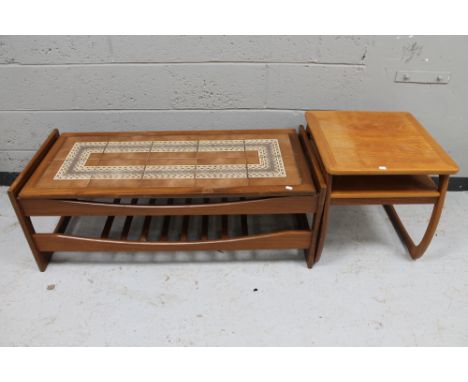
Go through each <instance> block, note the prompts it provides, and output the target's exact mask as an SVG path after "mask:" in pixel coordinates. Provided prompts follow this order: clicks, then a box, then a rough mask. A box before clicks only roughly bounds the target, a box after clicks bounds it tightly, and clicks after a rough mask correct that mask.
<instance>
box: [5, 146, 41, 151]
mask: <svg viewBox="0 0 468 382" xmlns="http://www.w3.org/2000/svg"><path fill="white" fill-rule="evenodd" d="M38 147H39V146H38ZM31 151H33V152H34V151H37V148H35V149H13V148H11V149H2V148H0V153H5V152H10V153H15V152H31Z"/></svg>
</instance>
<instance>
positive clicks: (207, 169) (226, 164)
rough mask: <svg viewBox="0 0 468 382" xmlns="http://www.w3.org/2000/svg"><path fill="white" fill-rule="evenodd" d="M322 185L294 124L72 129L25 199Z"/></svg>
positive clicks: (279, 190)
mask: <svg viewBox="0 0 468 382" xmlns="http://www.w3.org/2000/svg"><path fill="white" fill-rule="evenodd" d="M314 192H315V188H314V186H313V183H312V180H311V177H310V174H309V170H308V167H307V163H306V161H305V158H304V154H303V152H302V149H301V146H300V143H299V140H298V137H297V133H296V131H295V130H294V129H273V130H234V131H212V130H211V131H190V132H189V131H173V132H132V133H130V132H129V133H64V134H62V135H61V136H60V137H59V138H58V140H57V141H56V142H55V143H54V145H53V146H52V148H51V149H50V150H49V152H48V154H47V155H46V157H45V158H44V159H43V160H42V162H41V163H40V164H39V166H38V168H37V169H36V170H35V172H34V173H33V174H32V176H31V177H30V179H29V180H28V182H27V183H26V184H25V186H24V187H23V189H22V190H21V192H20V195H19V197H20V198H76V197H93V198H98V197H99V198H106V197H110V198H117V197H177V196H179V197H184V196H187V197H189V196H190V197H197V196H209V195H215V196H231V195H232V196H263V195H278V196H286V195H297V194H312V193H314Z"/></svg>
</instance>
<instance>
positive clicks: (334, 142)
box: [306, 111, 458, 175]
mask: <svg viewBox="0 0 468 382" xmlns="http://www.w3.org/2000/svg"><path fill="white" fill-rule="evenodd" d="M306 120H307V123H308V125H309V128H310V130H311V132H312V135H313V138H314V141H315V143H316V145H317V148H318V150H319V152H320V156H321V158H322V161H323V164H324V166H325V168H326V170H327V172H328V173H329V174H331V175H358V174H359V175H395V174H398V175H414V174H427V175H430V174H454V173H456V172H458V166H457V164H456V163H455V162H454V161H453V160H452V159H451V158H450V157H449V156H448V154H447V153H446V152H445V151H444V149H443V148H442V147H441V146H440V145H439V144H438V143H437V142H436V141H435V139H434V138H432V136H431V135H430V134H429V133H428V132H427V130H426V129H425V128H424V127H423V126H422V125H421V124H420V123H419V122H418V121H417V120H416V118H414V117H413V116H412V115H411V114H410V113H406V112H367V111H308V112H306Z"/></svg>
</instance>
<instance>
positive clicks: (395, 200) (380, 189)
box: [300, 126, 449, 263]
mask: <svg viewBox="0 0 468 382" xmlns="http://www.w3.org/2000/svg"><path fill="white" fill-rule="evenodd" d="M300 135H301V138H302V140H303V142H305V144H306V145H307V152H308V154H309V156H311V157H313V158H314V160H315V161H316V162H317V163H318V165H317V168H318V171H320V172H321V174H322V178H323V181H322V185H325V187H326V196H325V201H324V207H323V212H322V218H321V219H322V220H321V224H320V228H319V238H318V242H317V246H316V253H315V256H314V263H316V262H317V261H319V259H320V256H321V253H322V250H323V247H324V243H325V237H326V231H327V227H328V221H329V211H330V207H331V206H332V205H382V206H383V207H384V209H385V211H386V213H387V215H388V217H389V218H390V221H391V223H392V225H393V227H394V228H395V230H396V232H397V233H398V235H399V237H400V238H401V240H402V242H403V244H404V245H405V246H406V248H407V249H408V252H409V254H410V256H411V258H412V259H418V258H420V257H421V256H422V255H423V254H424V252H425V251H426V249H427V248H428V246H429V244H430V242H431V240H432V238H433V236H434V234H435V231H436V228H437V225H438V223H439V219H440V216H441V213H442V209H443V205H444V200H445V196H446V193H447V187H448V182H449V174H439V182H438V186H436V185H435V184H434V182H433V181H432V179H431V178H430V177H429V176H428V175H415V176H412V177H409V176H408V177H405V176H404V175H400V176H398V175H374V176H372V175H368V176H359V175H358V174H356V175H348V176H340V175H333V174H330V173H328V171H327V169H326V168H325V165H324V163H323V160H322V158H321V156H320V152H319V150H318V147H317V144H316V142H315V140H314V137H313V134H312V132H311V130H310V127H309V126H307V127H306V129H304V128H303V127H302V126H301V127H300ZM389 180H391V182H392V184H396V185H398V184H400V187H399V188H398V187H394V186H391V184H390V183H389ZM399 181H400V183H399ZM408 181H409V182H412V183H411V184H410V185H406V184H405V182H408ZM360 183H361V188H360V186H359V184H360ZM413 183H414V184H413ZM386 186H387V187H388V188H387V189H386V188H385V187H386ZM418 187H419V188H420V189H418ZM343 190H344V191H343ZM398 204H432V205H433V209H432V213H431V216H430V219H429V223H428V226H427V228H426V231H425V233H424V235H423V237H422V239H421V241H420V242H419V243H418V244H415V243H414V241H413V239H412V238H411V236H410V235H409V233H408V231H407V230H406V228H405V226H404V225H403V223H402V221H401V219H400V217H399V216H398V214H397V212H396V210H395V207H394V205H398Z"/></svg>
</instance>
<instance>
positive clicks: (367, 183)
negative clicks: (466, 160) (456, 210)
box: [301, 111, 458, 261]
mask: <svg viewBox="0 0 468 382" xmlns="http://www.w3.org/2000/svg"><path fill="white" fill-rule="evenodd" d="M306 120H307V124H308V127H307V130H306V131H304V130H303V129H302V130H301V135H302V137H303V139H304V140H305V141H307V142H308V145H309V147H310V151H311V152H312V154H314V155H315V156H316V158H317V159H318V161H319V162H320V167H321V169H322V172H323V176H324V178H325V184H326V187H327V193H326V199H325V206H324V209H323V216H322V223H321V227H320V237H319V242H318V244H317V247H316V254H315V261H318V260H319V259H320V254H321V252H322V249H323V245H324V241H325V232H326V229H327V224H328V214H329V209H330V206H331V205H359V204H382V205H383V206H384V207H385V211H386V212H387V214H388V216H389V218H390V220H391V222H392V223H393V226H394V228H395V229H396V231H397V233H398V234H399V235H400V237H401V239H402V241H403V243H404V244H405V245H406V247H407V248H408V251H409V253H410V255H411V257H412V258H413V259H417V258H419V257H421V256H422V255H423V254H424V252H425V250H426V249H427V247H428V246H429V243H430V242H431V239H432V237H433V235H434V233H435V231H436V227H437V224H438V222H439V218H440V215H441V213H442V207H443V204H444V199H445V195H446V192H447V185H448V180H449V175H450V174H454V173H456V172H457V171H458V166H457V165H456V163H455V162H454V161H453V160H452V159H451V158H450V157H449V156H448V155H447V153H446V152H445V151H444V150H443V149H442V148H441V147H440V146H439V145H438V144H437V142H436V141H435V140H434V139H433V138H432V137H431V136H430V134H429V133H428V132H427V131H426V130H425V129H424V128H423V127H422V126H421V124H419V123H418V121H417V120H416V119H415V118H414V117H413V116H412V115H411V114H409V113H400V112H354V111H309V112H307V113H306ZM430 175H438V176H439V184H438V186H436V184H435V183H434V182H433V181H432V179H431V177H430ZM419 203H424V204H426V203H427V204H433V205H434V207H433V210H432V215H431V217H430V220H429V225H428V227H427V229H426V232H425V233H424V235H423V237H422V240H421V242H420V243H419V244H415V243H414V242H413V240H412V239H411V237H410V235H409V234H408V232H407V231H406V229H405V227H404V226H403V224H402V222H401V220H400V218H399V217H398V215H397V213H396V211H395V208H394V207H393V205H394V204H419Z"/></svg>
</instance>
